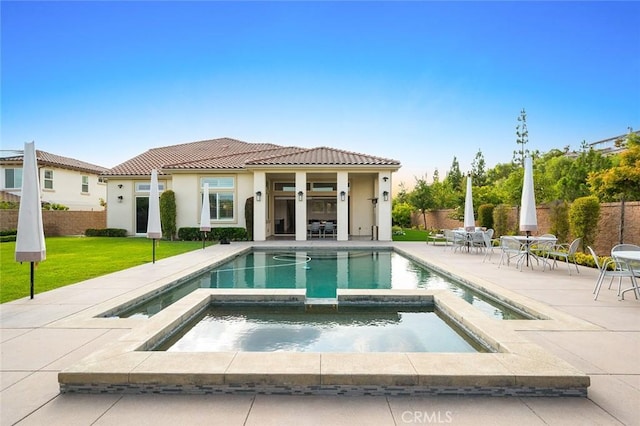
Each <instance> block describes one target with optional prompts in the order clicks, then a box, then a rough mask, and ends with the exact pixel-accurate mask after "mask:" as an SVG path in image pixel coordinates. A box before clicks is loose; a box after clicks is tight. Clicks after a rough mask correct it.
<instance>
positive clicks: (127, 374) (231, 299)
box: [58, 289, 589, 396]
mask: <svg viewBox="0 0 640 426" xmlns="http://www.w3.org/2000/svg"><path fill="white" fill-rule="evenodd" d="M304 293H305V292H304V290H233V289H229V290H222V289H199V290H196V291H195V292H193V293H191V294H190V295H188V296H186V297H185V298H183V299H181V300H179V301H178V302H176V303H175V304H173V305H171V306H170V307H168V308H167V309H165V310H163V311H161V312H160V313H158V314H157V315H155V316H153V317H152V318H150V319H148V320H144V321H142V322H138V324H139V325H138V326H136V327H134V328H133V329H132V331H131V332H130V333H129V334H128V335H126V336H124V337H123V338H121V339H120V341H119V342H118V343H117V344H114V345H113V346H110V347H107V348H105V349H103V350H102V351H100V352H97V353H94V354H92V355H90V356H89V357H87V358H85V359H84V360H82V361H81V362H79V363H78V364H76V365H74V366H72V367H71V368H68V369H66V370H64V371H62V372H60V373H59V376H58V380H59V382H60V389H61V392H63V393H72V392H81V393H166V394H175V393H198V394H227V393H236V394H246V393H251V394H334V395H426V394H429V395H443V394H449V395H450V394H456V395H460V394H465V395H495V396H503V395H504V396H586V392H587V387H588V386H589V377H588V376H587V375H585V374H584V373H582V372H580V371H578V370H577V369H575V368H574V367H572V366H571V365H569V364H568V363H566V362H565V361H563V360H561V359H559V358H557V357H555V356H553V355H551V354H549V353H548V352H546V351H544V350H543V349H542V348H540V347H539V346H537V345H536V344H534V343H531V342H529V341H527V340H526V339H525V338H523V337H521V335H519V334H518V333H517V332H515V331H514V330H513V328H512V327H511V326H509V325H508V324H507V323H508V321H498V320H495V319H492V318H489V317H487V316H486V315H484V314H483V313H481V312H479V311H478V310H477V309H475V308H474V307H473V306H471V305H469V304H467V303H466V302H464V301H463V300H461V299H459V298H457V297H455V296H454V295H452V294H451V293H449V292H448V291H426V290H404V291H403V290H338V306H340V305H341V304H372V305H375V304H381V303H384V304H397V305H398V306H399V307H407V306H411V305H414V306H416V305H422V306H425V305H432V306H434V307H435V308H436V309H437V310H439V311H440V312H441V313H442V314H444V315H446V316H448V317H449V318H450V319H451V320H452V321H454V322H455V323H456V324H457V325H459V326H460V327H461V328H463V329H464V330H465V331H466V332H467V333H469V334H470V335H472V336H473V337H474V338H475V339H476V340H478V341H480V342H481V343H482V344H483V345H485V346H486V347H488V348H490V349H491V351H492V352H490V353H459V354H458V353H293V352H215V353H174V352H158V351H153V350H152V348H154V347H155V346H156V345H157V344H158V343H159V342H160V341H162V340H163V339H165V338H166V336H167V335H169V334H170V333H172V332H173V331H175V330H176V329H178V328H179V327H180V326H181V325H182V324H184V323H185V322H186V321H188V320H189V319H190V318H192V317H193V316H195V315H197V314H198V313H199V312H201V311H202V310H203V309H205V308H206V307H207V306H208V305H209V304H211V303H221V302H223V303H225V304H233V303H242V304H246V303H274V304H286V303H289V304H303V303H304V299H305V295H304ZM113 308H114V307H113V306H104V307H103V308H102V309H103V312H104V311H108V310H109V309H113ZM549 309H550V308H549ZM85 315H86V314H85ZM553 315H554V312H553V311H552V310H549V311H548V312H545V313H539V315H537V317H539V318H547V319H546V320H545V321H549V322H550V323H551V324H552V323H553V322H554V321H563V320H567V318H566V317H562V315H560V314H558V318H554V317H553ZM95 316H98V313H96V315H95ZM78 320H81V319H79V318H70V319H68V320H67V321H70V322H73V321H78ZM85 320H86V321H88V322H92V323H93V322H95V323H96V326H98V324H99V321H114V319H104V318H100V319H98V318H93V317H92V318H86V319H85ZM96 321H97V322H96ZM116 321H121V320H116ZM125 321H126V320H125ZM569 321H570V320H569ZM532 322H538V321H532ZM519 323H520V324H522V322H519ZM575 326H577V327H587V328H588V327H589V325H588V324H579V323H576V325H575Z"/></svg>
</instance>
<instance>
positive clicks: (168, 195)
mask: <svg viewBox="0 0 640 426" xmlns="http://www.w3.org/2000/svg"><path fill="white" fill-rule="evenodd" d="M160 223H161V224H162V232H163V235H164V237H165V238H169V239H170V240H172V241H173V238H174V237H175V235H176V194H175V192H173V191H172V190H170V189H169V190H167V191H164V192H163V193H162V195H160Z"/></svg>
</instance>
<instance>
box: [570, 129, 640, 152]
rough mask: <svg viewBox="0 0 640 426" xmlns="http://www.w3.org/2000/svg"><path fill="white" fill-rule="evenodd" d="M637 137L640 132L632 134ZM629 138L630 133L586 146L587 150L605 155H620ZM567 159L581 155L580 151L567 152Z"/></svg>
mask: <svg viewBox="0 0 640 426" xmlns="http://www.w3.org/2000/svg"><path fill="white" fill-rule="evenodd" d="M631 133H634V134H636V135H640V131H635V132H631ZM628 137H629V133H625V134H622V135H619V136H614V137H612V138H607V139H602V140H599V141H595V142H591V143H588V144H587V145H586V148H587V150H588V149H591V148H592V149H593V150H594V151H597V152H599V153H601V154H603V155H613V154H618V153H620V152H622V151H624V150H625V149H626V146H627V138H628ZM566 155H567V157H572V158H573V157H577V156H578V155H580V152H579V151H570V152H567V154H566Z"/></svg>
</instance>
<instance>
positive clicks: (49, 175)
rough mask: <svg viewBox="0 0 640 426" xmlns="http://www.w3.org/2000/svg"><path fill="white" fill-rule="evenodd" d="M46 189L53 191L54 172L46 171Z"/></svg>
mask: <svg viewBox="0 0 640 426" xmlns="http://www.w3.org/2000/svg"><path fill="white" fill-rule="evenodd" d="M44 189H53V170H46V169H45V171H44Z"/></svg>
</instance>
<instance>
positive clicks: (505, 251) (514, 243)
mask: <svg viewBox="0 0 640 426" xmlns="http://www.w3.org/2000/svg"><path fill="white" fill-rule="evenodd" d="M500 252H501V254H500V263H498V268H499V267H500V266H501V265H502V263H503V262H504V261H505V259H506V261H507V266H509V264H510V263H511V259H514V258H517V259H518V261H517V263H516V266H517V267H518V268H519V269H520V270H521V271H522V259H523V258H524V256H526V255H527V250H526V249H525V248H524V246H523V245H522V244H521V243H520V241H518V240H517V239H515V238H513V237H508V236H502V237H500Z"/></svg>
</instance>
